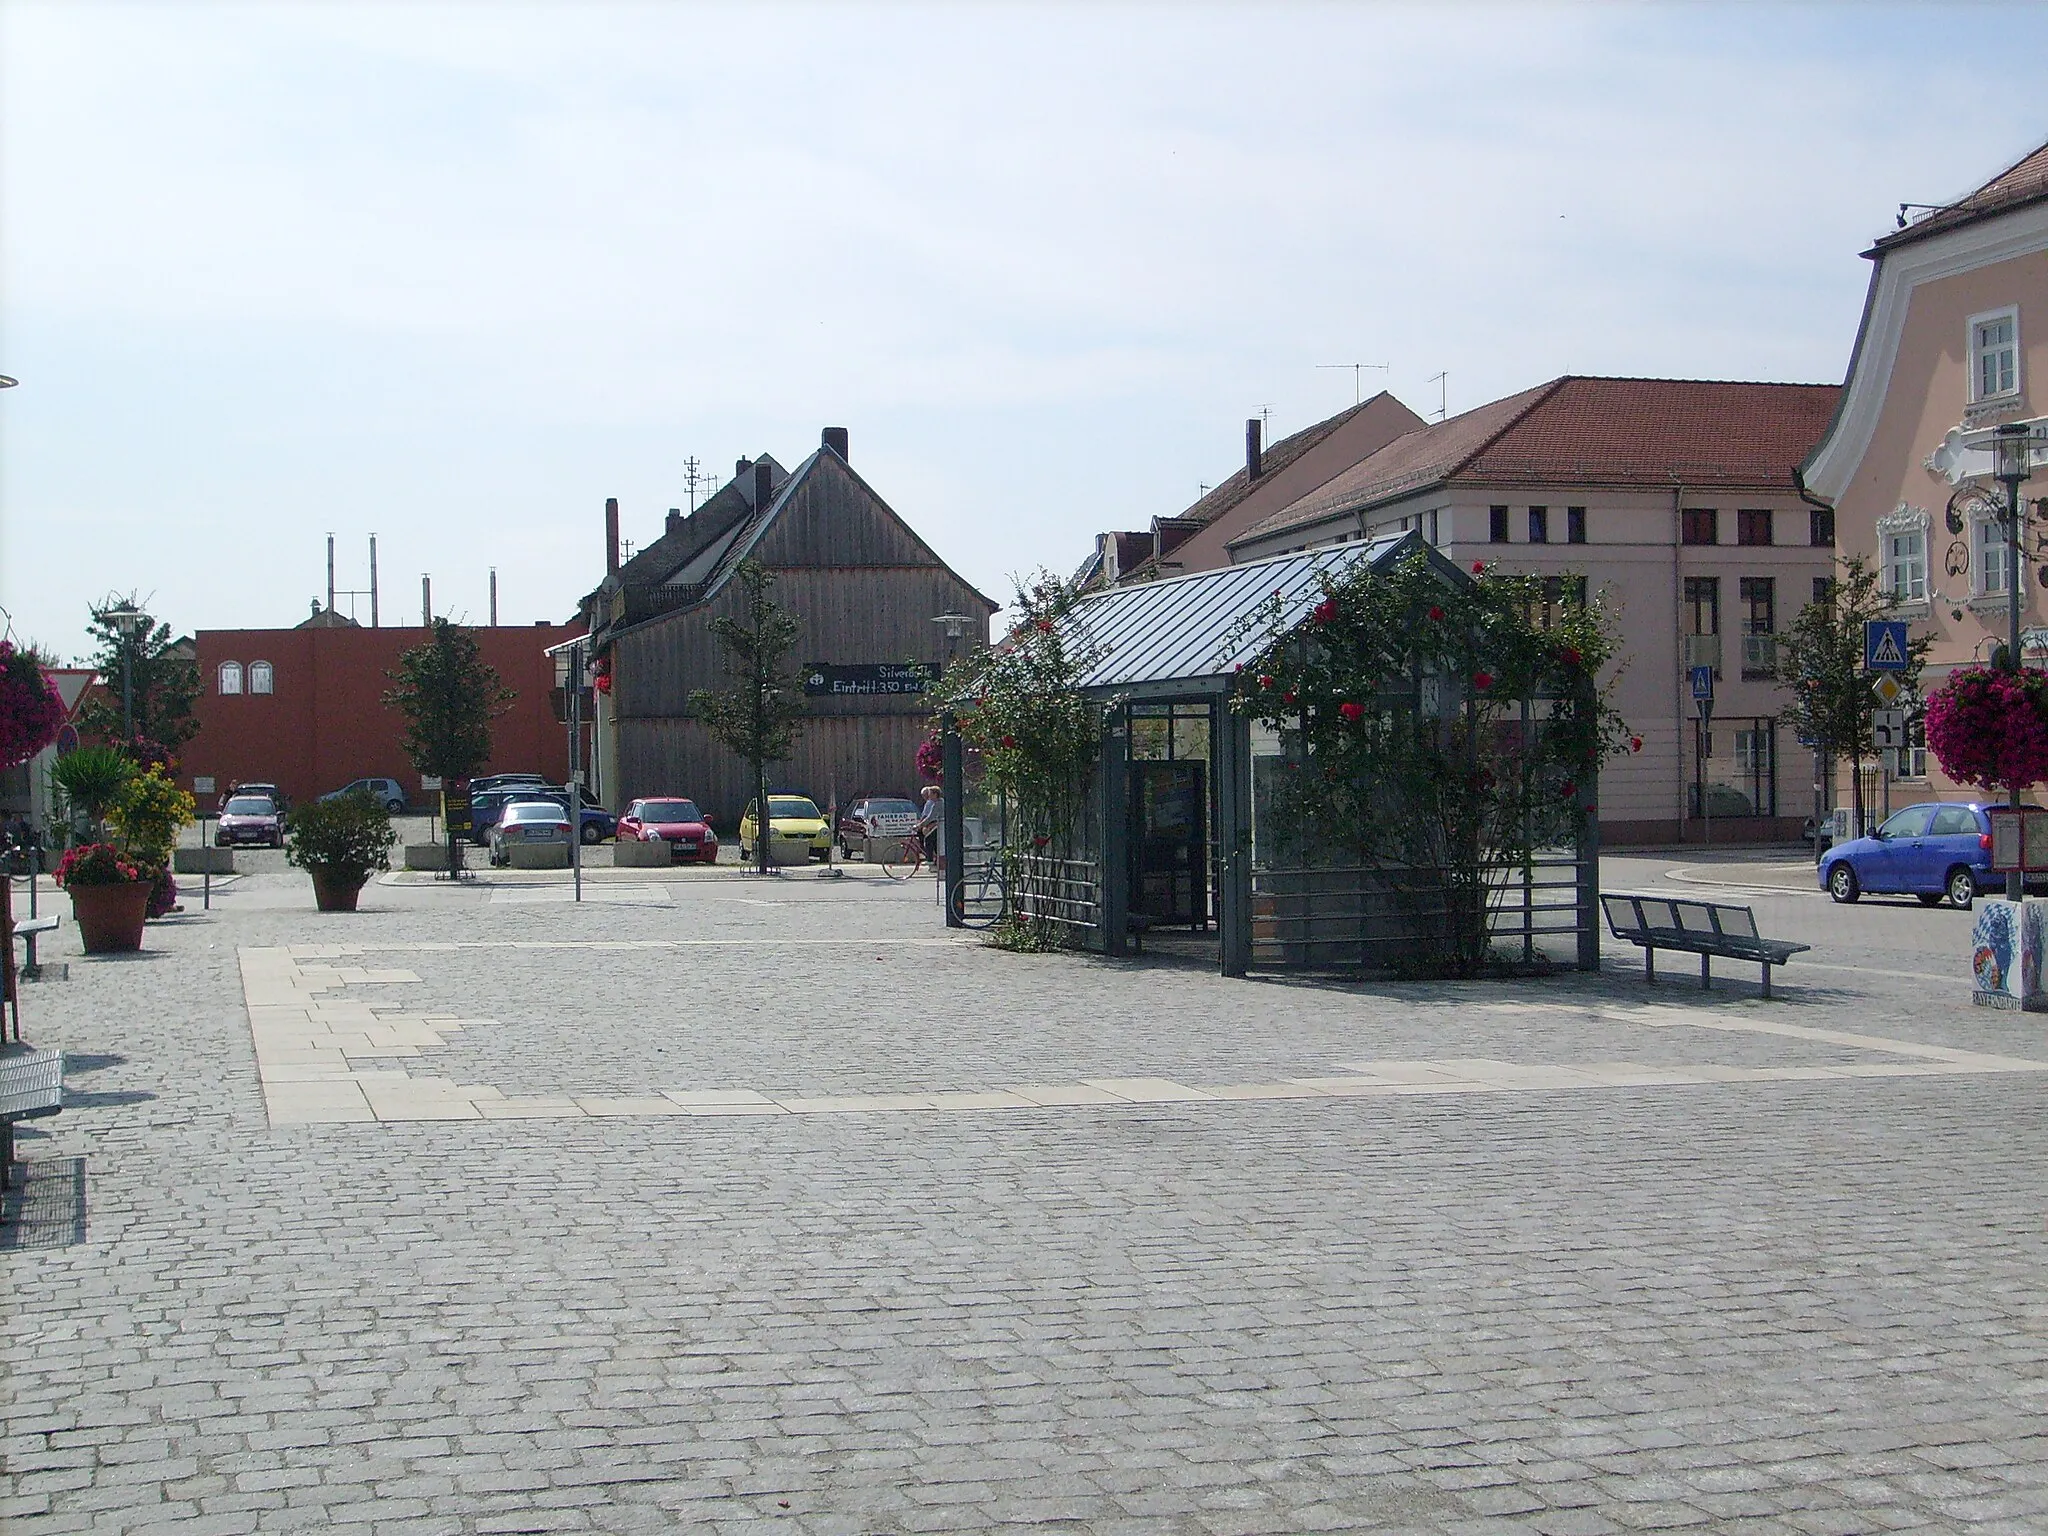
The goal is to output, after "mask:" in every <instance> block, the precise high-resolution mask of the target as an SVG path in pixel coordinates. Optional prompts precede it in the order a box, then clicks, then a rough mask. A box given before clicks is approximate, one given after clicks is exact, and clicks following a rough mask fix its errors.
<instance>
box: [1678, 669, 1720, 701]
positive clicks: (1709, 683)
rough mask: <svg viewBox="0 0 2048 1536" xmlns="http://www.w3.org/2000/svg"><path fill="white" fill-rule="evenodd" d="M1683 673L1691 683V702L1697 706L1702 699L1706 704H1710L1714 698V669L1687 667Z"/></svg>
mask: <svg viewBox="0 0 2048 1536" xmlns="http://www.w3.org/2000/svg"><path fill="white" fill-rule="evenodd" d="M1685 673H1686V676H1687V678H1689V679H1690V680H1691V682H1692V697H1693V702H1694V703H1696V704H1697V703H1698V702H1700V701H1701V700H1702V699H1704V700H1706V701H1707V702H1708V703H1712V702H1713V698H1714V669H1713V668H1712V667H1687V668H1686V669H1685Z"/></svg>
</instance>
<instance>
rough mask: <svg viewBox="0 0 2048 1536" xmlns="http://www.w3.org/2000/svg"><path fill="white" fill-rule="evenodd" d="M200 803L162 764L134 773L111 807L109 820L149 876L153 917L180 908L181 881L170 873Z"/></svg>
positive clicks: (117, 794) (150, 904)
mask: <svg viewBox="0 0 2048 1536" xmlns="http://www.w3.org/2000/svg"><path fill="white" fill-rule="evenodd" d="M198 809H199V807H198V805H197V804H196V803H195V802H194V800H193V799H192V797H191V796H190V795H188V794H187V793H185V791H184V790H182V789H180V788H178V786H177V785H176V784H174V783H172V782H171V780H170V779H169V778H168V777H167V776H166V775H165V773H164V770H163V769H162V768H160V767H152V768H150V769H149V770H147V771H146V772H143V773H138V774H135V775H134V776H133V777H131V778H130V779H129V780H128V781H127V782H126V783H125V784H123V785H122V786H121V788H120V790H119V791H118V792H117V793H116V794H115V796H114V800H113V804H111V805H110V806H108V807H107V820H108V822H110V823H111V824H112V826H113V828H114V830H115V831H116V832H118V833H120V835H121V846H122V847H123V848H125V849H126V850H127V852H128V856H129V857H130V858H131V859H133V860H134V861H135V862H136V863H137V864H138V865H140V866H141V867H142V869H143V871H144V872H145V873H146V874H147V875H148V876H149V878H150V882H151V887H150V898H149V915H150V916H151V917H162V916H163V915H164V914H165V913H166V912H171V911H175V910H177V904H178V882H177V881H176V880H174V879H173V878H172V877H171V850H172V849H173V848H175V847H177V846H178V833H179V832H181V831H182V830H184V829H185V828H186V827H188V826H190V825H191V824H192V821H193V819H194V817H195V815H196V814H197V812H198Z"/></svg>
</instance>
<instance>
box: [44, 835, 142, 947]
mask: <svg viewBox="0 0 2048 1536" xmlns="http://www.w3.org/2000/svg"><path fill="white" fill-rule="evenodd" d="M57 884H59V885H60V886H62V887H63V888H64V889H65V890H66V891H67V892H69V893H70V896H71V914H72V916H73V917H74V918H75V919H76V920H77V923H78V935H79V938H80V940H81V941H82V942H83V943H84V945H85V952H86V953H87V954H88V955H108V954H119V953H121V952H122V951H125V950H136V949H140V948H142V925H143V923H144V921H146V920H147V918H148V916H149V893H150V890H151V888H152V887H153V886H154V884H155V881H154V880H153V879H152V878H151V876H150V873H149V872H148V871H146V870H144V869H143V868H142V867H141V866H140V865H138V864H137V863H136V862H135V861H134V860H133V859H131V858H129V857H128V856H127V855H126V854H125V853H123V852H122V851H121V850H120V849H118V848H116V847H115V846H114V845H113V844H112V843H85V844H81V845H80V846H79V847H76V848H73V849H72V850H71V851H70V852H69V853H67V854H65V855H64V862H63V863H62V864H59V865H58V866H57Z"/></svg>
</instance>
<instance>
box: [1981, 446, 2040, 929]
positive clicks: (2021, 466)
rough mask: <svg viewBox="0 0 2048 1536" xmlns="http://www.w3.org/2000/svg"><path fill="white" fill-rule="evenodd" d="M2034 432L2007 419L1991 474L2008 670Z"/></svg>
mask: <svg viewBox="0 0 2048 1536" xmlns="http://www.w3.org/2000/svg"><path fill="white" fill-rule="evenodd" d="M2033 469H2034V446H2033V433H2032V432H2031V431H2030V430H2029V428H2028V426H2027V424H2026V423H2025V422H2012V421H2009V422H2006V423H2005V424H2004V425H2003V426H2001V427H1999V428H1998V430H1997V431H1996V432H1995V433H1993V434H1992V438H1991V474H1992V477H1993V478H1994V479H1996V480H1997V481H1998V483H1999V484H2001V485H2003V486H2004V487H2005V612H2006V618H2007V621H2008V633H2007V637H2006V653H2005V669H2006V670H2007V671H2008V672H2012V673H2018V671H2019V670H2020V531H2021V530H2020V482H2021V481H2023V480H2025V479H2026V478H2027V477H2028V476H2029V475H2031V474H2032V473H2033ZM2010 793H2011V802H2010V803H2011V805H2012V808H2013V823H2014V825H2018V823H2019V809H2020V790H2019V786H2018V785H2017V784H2015V785H2013V786H2012V789H2011V791H2010ZM2025 895H2026V882H2025V877H2024V876H2022V875H2021V874H2020V872H2019V870H2018V869H2014V870H2012V871H2010V872H2009V873H2008V874H2007V875H2006V877H2005V899H2006V900H2007V901H2014V902H2016V901H2019V900H2020V899H2022V898H2023V897H2024V896H2025Z"/></svg>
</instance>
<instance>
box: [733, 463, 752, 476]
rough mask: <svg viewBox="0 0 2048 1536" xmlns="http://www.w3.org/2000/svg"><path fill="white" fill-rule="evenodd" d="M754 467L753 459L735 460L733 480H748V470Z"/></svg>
mask: <svg viewBox="0 0 2048 1536" xmlns="http://www.w3.org/2000/svg"><path fill="white" fill-rule="evenodd" d="M753 467H754V461H753V460H752V459H735V460H733V465H732V477H733V479H735V480H744V479H746V478H747V471H748V470H750V469H752V468H753Z"/></svg>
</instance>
